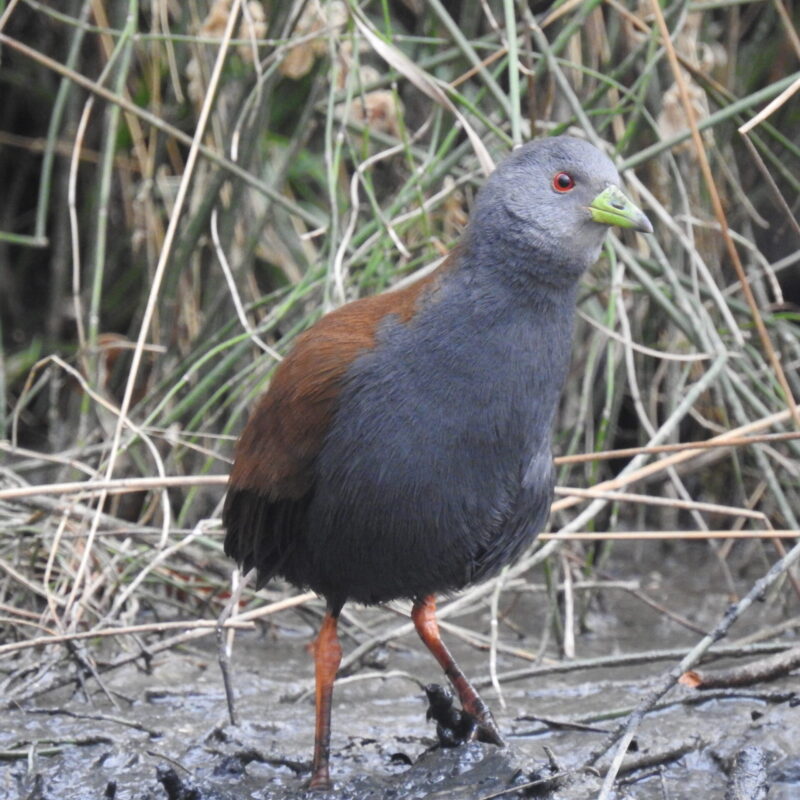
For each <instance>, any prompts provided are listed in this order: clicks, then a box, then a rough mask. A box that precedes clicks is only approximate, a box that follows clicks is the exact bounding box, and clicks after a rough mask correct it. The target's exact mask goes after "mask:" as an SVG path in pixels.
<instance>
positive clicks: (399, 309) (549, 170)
mask: <svg viewBox="0 0 800 800" xmlns="http://www.w3.org/2000/svg"><path fill="white" fill-rule="evenodd" d="M610 226H619V227H621V228H629V229H633V230H636V231H641V232H643V233H652V231H653V228H652V225H651V223H650V221H649V220H648V218H647V217H646V215H645V214H644V213H643V212H642V211H641V210H640V209H639V208H638V207H637V206H636V205H635V204H634V203H633V202H632V201H631V200H630V199H629V198H628V196H627V195H626V194H625V193H624V192H623V190H622V188H621V180H620V176H619V173H618V171H617V169H616V167H615V166H614V164H613V162H612V161H611V160H610V158H608V157H607V156H606V155H605V154H604V153H603V152H602V151H601V150H600V149H599V148H597V147H595V146H594V145H592V144H590V143H588V142H586V141H584V140H582V139H579V138H576V137H570V136H553V137H547V138H541V139H535V140H532V141H529V142H527V143H525V144H523V145H521V146H519V147H518V148H516V149H515V150H513V151H512V152H511V153H510V154H509V155H507V156H506V158H505V159H503V160H502V161H501V163H500V164H499V165H498V167H497V168H496V169H495V170H494V171H493V172H492V174H491V175H490V176H489V177H488V179H487V180H486V181H485V182H484V184H483V185H482V186H481V188H480V189H479V190H478V192H477V193H476V196H475V200H474V203H473V208H472V210H471V214H470V218H469V221H468V223H467V226H466V228H465V229H464V231H463V233H462V235H461V237H460V239H459V241H458V242H457V243H456V245H455V247H454V248H453V249H452V251H451V252H450V254H449V255H448V256H447V257H446V259H445V260H444V261H443V263H442V264H441V265H440V266H439V267H438V268H436V269H435V270H434V271H433V272H431V273H430V274H428V275H427V276H425V277H423V278H421V279H419V280H417V281H416V282H415V283H412V284H410V285H406V286H404V287H402V288H398V289H395V290H391V289H390V290H388V291H385V292H383V293H381V294H377V295H373V296H368V297H364V298H361V299H357V300H354V301H352V302H350V303H347V304H344V305H342V306H340V307H338V308H337V309H335V310H333V311H331V312H329V313H328V314H326V315H325V316H323V317H322V318H320V319H319V321H317V322H316V323H315V324H314V325H313V326H312V327H310V328H309V329H308V330H307V331H305V332H304V333H302V334H301V335H300V336H298V337H297V339H296V341H295V343H294V346H293V349H292V350H291V351H290V352H289V354H288V355H287V356H286V358H285V359H284V360H283V361H282V362H281V363H280V364H279V365H278V367H277V368H276V370H275V372H274V375H273V377H272V379H271V382H270V385H269V387H268V389H267V391H266V393H265V394H264V395H263V396H262V397H261V399H260V400H259V401H258V403H257V404H256V407H255V409H254V410H253V412H252V413H251V415H250V417H249V419H248V421H247V423H246V425H245V427H244V429H243V431H242V433H241V435H240V437H239V439H238V442H237V444H236V448H235V453H234V462H233V467H232V469H231V473H230V477H229V481H228V488H227V494H226V499H225V502H224V507H223V524H224V526H225V528H226V536H225V543H224V550H225V552H226V554H227V555H228V556H231V557H232V558H233V559H235V561H236V562H237V563H238V565H239V566H240V567H241V569H242V570H243V571H244V572H248V571H250V570H251V569H255V570H256V574H257V586H258V587H262V586H263V585H264V584H265V583H266V582H267V581H269V580H270V579H271V578H273V577H274V576H278V577H282V578H284V579H286V580H288V581H289V582H290V583H291V584H293V585H294V586H296V587H298V588H302V589H311V590H313V591H314V592H316V593H317V594H318V595H320V596H321V597H322V598H324V599H325V602H326V610H325V613H324V617H323V620H322V623H321V625H320V629H319V633H318V635H317V637H316V640H315V644H314V647H313V653H314V661H315V706H316V723H315V730H314V755H313V760H312V765H311V779H310V783H309V786H310V788H313V789H328V788H330V787H331V785H332V784H331V778H330V729H331V705H332V695H333V684H334V680H335V677H336V673H337V670H338V668H339V664H340V662H341V656H342V649H341V645H340V643H339V639H338V635H337V620H338V617H339V614H340V612H341V610H342V607H343V606H344V604H345V603H346V602H349V601H352V602H356V603H361V604H367V605H373V604H380V603H385V602H387V601H391V600H395V599H407V600H410V601H411V602H412V610H411V619H412V620H413V623H414V626H415V628H416V630H417V632H418V634H419V636H420V638H421V639H422V641H423V642H424V644H425V645H426V646H427V648H428V649H429V650H430V651H431V653H432V654H433V656H434V657H435V658H436V660H437V661H438V662H439V665H440V666H441V668H442V669H443V670H444V672H445V674H446V675H447V677H448V678H449V680H450V682H451V684H452V686H453V688H454V690H455V692H456V694H457V696H458V698H459V701H460V703H461V705H462V709H463V711H464V712H465V713H466V714H469V715H471V716H472V717H474V719H475V725H474V726H472V727H473V728H474V736H476V737H477V738H478V739H480V740H482V741H486V742H491V743H494V744H497V745H502V744H503V738H502V735H501V732H500V730H499V728H498V726H497V724H496V723H495V721H494V718H493V716H492V714H491V711H490V710H489V707H488V706H487V704H486V703H485V702H484V701H483V700H482V699H481V697H480V696H479V695H478V693H477V691H476V690H475V689H474V687H473V686H472V685H471V683H470V682H469V680H468V679H467V677H466V675H465V674H464V673H463V672H462V670H461V669H460V667H459V666H458V665H457V663H456V662H455V660H454V659H453V657H452V655H451V654H450V652H449V650H448V649H447V647H446V645H445V643H444V642H443V641H442V638H441V636H440V633H439V628H438V624H437V619H436V598H437V595H442V594H444V595H450V594H452V593H453V592H456V591H458V590H460V589H463V588H464V587H466V586H469V585H471V584H474V583H477V582H480V581H484V580H486V579H487V578H489V577H491V576H492V575H495V574H496V573H497V572H499V570H501V568H502V567H503V566H505V565H506V564H509V563H510V562H512V561H513V560H514V559H515V558H517V557H518V556H519V555H520V554H521V552H522V551H523V550H524V549H525V548H527V547H528V546H529V545H530V544H531V543H532V541H533V540H534V539H535V537H536V536H537V534H538V533H539V532H540V531H541V530H542V528H543V527H544V525H545V524H546V522H547V519H548V515H549V509H550V504H551V502H552V497H553V488H554V467H553V456H552V447H551V441H552V435H553V433H552V431H553V425H554V418H555V414H556V410H557V405H558V401H559V398H560V395H561V391H562V388H563V385H564V382H565V379H566V376H567V371H568V366H569V361H570V351H571V346H572V328H573V318H574V314H575V305H576V295H577V291H578V286H579V282H580V278H581V276H582V275H583V273H584V272H585V271H586V270H587V269H588V268H589V266H591V265H592V263H593V262H595V261H596V260H597V258H598V257H599V255H600V251H601V248H602V245H603V241H604V237H605V234H606V232H607V230H608V229H609V227H610Z"/></svg>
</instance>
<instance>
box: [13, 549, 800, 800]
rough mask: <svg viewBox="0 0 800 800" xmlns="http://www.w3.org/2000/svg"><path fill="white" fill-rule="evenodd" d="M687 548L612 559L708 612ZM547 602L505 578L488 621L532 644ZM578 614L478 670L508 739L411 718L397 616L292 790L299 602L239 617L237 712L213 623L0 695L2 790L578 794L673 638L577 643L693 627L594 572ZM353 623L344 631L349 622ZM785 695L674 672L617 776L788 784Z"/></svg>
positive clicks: (409, 681) (708, 600) (417, 703)
mask: <svg viewBox="0 0 800 800" xmlns="http://www.w3.org/2000/svg"><path fill="white" fill-rule="evenodd" d="M704 552H705V551H704V550H700V549H699V548H698V550H697V552H696V556H697V557H696V558H694V560H693V569H692V570H687V569H686V567H685V563H686V562H685V561H683V560H681V561H678V560H672V559H671V558H668V559H666V560H658V561H654V562H652V563H650V564H646V563H645V564H642V563H641V561H640V562H639V564H638V565H637V564H635V563H634V562H633V561H631V560H626V559H622V558H621V556H622V555H623V554H622V553H618V554H617V556H616V557H615V564H614V569H615V573H616V575H617V577H619V578H620V579H623V580H630V579H631V578H636V579H638V580H640V581H641V585H642V587H643V588H644V589H646V590H647V592H648V596H649V597H651V598H655V599H657V600H659V601H663V603H664V604H665V605H666V606H668V607H669V609H670V610H671V611H672V612H674V613H675V614H676V615H680V616H682V617H685V618H686V619H689V620H691V622H692V623H693V624H694V625H696V626H699V627H700V628H703V629H708V628H710V627H712V626H713V624H714V623H715V621H716V620H717V619H718V618H719V616H720V614H721V613H723V612H724V609H725V607H726V605H727V604H728V602H729V601H730V597H729V595H728V593H727V591H726V590H723V586H722V581H721V580H719V579H718V578H717V577H716V576H715V570H714V564H713V561H712V560H711V559H708V558H706V557H705V556H704V555H702V554H703V553H704ZM668 572H669V575H670V578H669V581H668V582H667V581H666V580H664V576H665V575H666V574H668ZM756 574H758V570H756ZM741 579H742V586H743V587H747V586H749V585H750V584H751V583H752V581H751V580H750V579H749V576H748V574H747V570H745V572H744V573H743V574H742V576H741ZM715 584H719V585H715ZM712 587H713V588H712ZM785 594H786V595H787V597H789V593H788V592H786V593H785ZM793 602H794V604H793V605H792V603H791V602H788V601H787V602H782V601H780V600H776V599H775V598H772V599H771V601H770V602H765V603H763V604H760V607H759V608H756V609H755V610H754V612H753V613H752V614H750V615H748V617H747V619H746V620H744V621H743V622H742V623H740V624H738V625H737V627H736V629H735V631H734V634H735V636H733V637H732V638H737V637H738V638H739V639H743V638H744V637H747V636H751V635H752V634H754V633H757V632H758V631H763V630H765V629H767V628H768V627H769V626H773V625H778V624H781V623H782V624H783V625H784V628H786V627H787V626H786V624H785V623H786V620H787V613H792V609H793V613H794V614H796V613H797V600H796V598H795V599H794V601H793ZM545 605H546V604H545V602H544V599H543V597H542V595H540V594H537V593H536V592H527V593H523V594H520V595H519V596H518V597H516V598H515V602H514V608H513V613H512V618H513V630H514V631H516V633H515V634H514V636H511V633H510V630H505V631H503V634H502V636H503V640H504V641H506V642H512V643H514V644H516V645H518V646H519V647H521V648H525V649H527V650H533V651H536V649H537V647H538V645H539V640H540V637H541V635H542V631H543V629H544V626H545V620H544V618H543V613H542V612H543V609H544V608H545ZM787 607H788V611H787ZM353 613H354V614H355V615H356V616H357V617H358V621H359V626H361V628H362V629H363V626H367V628H368V629H370V630H372V629H375V628H376V627H379V626H380V625H385V624H386V623H387V619H388V621H389V622H391V623H392V624H396V623H397V618H396V617H393V616H392V612H390V611H387V610H385V609H356V610H354V612H353ZM488 619H489V617H488V609H478V610H474V611H473V612H472V613H471V614H470V615H469V616H465V617H457V618H453V619H449V620H448V623H451V624H453V625H458V626H460V627H462V628H465V629H471V630H475V631H483V632H487V631H488ZM584 619H585V626H584V628H583V629H582V631H581V632H580V634H579V636H578V637H577V649H578V652H577V653H576V657H575V660H577V661H579V662H580V663H582V664H584V665H585V666H584V667H583V668H582V669H573V670H569V671H550V672H546V670H548V669H552V670H558V669H563V668H562V667H559V665H561V664H564V663H565V662H564V660H563V659H561V658H560V656H559V654H558V652H557V651H556V650H555V649H554V648H550V649H548V650H546V652H545V653H544V655H543V658H542V660H541V662H540V664H539V665H538V666H539V667H541V670H540V674H537V675H535V676H530V677H526V678H524V679H520V680H503V681H502V682H501V687H502V692H503V700H504V701H505V706H503V704H502V703H501V701H500V698H498V696H497V694H496V692H495V691H494V690H493V689H492V688H491V686H489V687H486V688H483V687H482V688H481V692H482V694H483V697H484V699H485V700H486V701H487V702H488V703H489V704H490V705H491V707H492V709H493V711H494V714H495V718H496V719H497V721H498V723H499V725H500V728H501V730H502V731H503V733H504V735H505V736H506V741H507V746H506V747H505V748H497V747H495V746H493V745H488V744H483V743H478V742H470V743H468V744H466V745H463V746H460V747H452V748H444V747H441V746H439V744H438V741H437V736H436V726H435V722H432V721H430V720H428V719H426V711H427V699H426V695H425V691H424V688H423V686H424V685H425V684H428V683H431V682H441V680H442V676H441V675H440V674H439V672H438V668H437V666H436V664H435V663H434V662H433V660H432V659H431V658H430V656H429V655H428V654H427V653H426V652H425V651H424V649H423V647H422V645H421V644H420V643H419V642H418V641H417V640H416V638H415V637H414V636H413V635H408V636H405V637H401V638H399V639H397V640H396V641H393V642H392V643H391V644H390V645H389V646H388V647H387V648H386V649H385V650H384V651H383V652H381V653H377V654H376V653H373V654H372V655H371V657H370V658H369V659H368V662H369V663H366V664H361V665H356V666H355V667H354V668H353V670H352V672H351V674H350V675H348V676H344V677H343V678H342V679H340V681H339V682H337V686H336V689H335V693H334V709H333V734H332V763H331V772H332V776H333V780H334V782H335V787H334V789H333V790H331V791H330V792H323V793H320V792H313V793H312V792H307V791H306V790H305V784H306V782H307V780H308V777H309V769H310V758H311V750H312V737H313V715H314V711H313V697H312V696H311V694H310V692H309V689H310V687H311V679H312V674H313V673H312V664H311V659H310V656H309V654H308V650H307V645H308V642H309V641H310V640H311V638H312V636H313V631H314V627H313V620H312V619H311V618H310V617H308V616H307V615H305V616H304V615H300V614H295V613H288V614H285V615H282V616H281V617H280V618H278V619H274V620H271V621H270V623H269V624H268V625H265V626H264V627H262V628H261V629H259V630H255V631H252V632H243V633H239V634H237V637H236V645H235V650H234V658H233V673H234V680H235V690H236V703H237V711H238V714H239V716H240V724H239V725H237V726H233V725H231V724H230V722H229V720H228V713H227V706H226V701H225V694H224V689H223V685H222V680H221V677H220V670H219V666H218V663H217V659H216V647H215V643H214V641H213V636H211V637H209V638H208V639H207V640H202V643H201V644H197V643H194V644H192V645H191V646H187V647H184V648H181V649H175V650H173V651H171V652H168V653H163V654H160V655H158V656H156V657H155V658H153V659H152V661H151V662H150V663H149V664H145V663H144V662H143V661H138V662H134V663H132V664H129V665H127V666H125V667H122V668H119V669H117V670H114V671H113V672H111V673H108V674H107V675H105V676H104V678H103V688H101V687H100V686H99V685H98V684H97V683H96V682H94V681H92V680H91V679H87V680H86V682H85V685H84V687H83V689H81V690H78V691H76V690H75V688H74V687H71V688H70V689H68V690H67V689H60V690H58V691H54V692H50V693H47V694H45V695H43V696H41V697H39V698H38V699H37V700H36V701H35V702H31V703H29V704H27V705H26V706H25V707H22V708H6V709H5V710H3V711H2V712H0V751H2V754H1V755H0V798H3V799H5V798H17V797H19V798H26V800H37V799H41V800H84V799H88V798H119V800H164V798H169V800H223V799H224V800H233V798H237V800H238V799H240V798H257V799H258V800H289V799H290V798H309V800H310V799H311V798H324V799H325V800H328V799H329V798H330V799H332V798H342V799H343V800H349V799H352V800H368V799H369V800H379V799H382V798H386V799H387V800H393V799H394V798H398V800H399V798H420V799H423V798H424V799H425V800H434V798H436V799H437V800H438V798H463V800H479V798H485V799H486V800H488V798H494V797H543V798H569V800H581V798H594V797H597V795H598V792H599V789H600V786H601V784H602V781H603V773H604V770H605V769H606V768H607V766H608V762H609V758H610V756H606V757H605V758H604V759H601V760H600V761H599V762H598V763H597V769H593V770H585V769H581V766H582V765H583V764H585V763H586V761H587V759H588V758H589V755H590V754H591V753H592V752H593V751H594V750H596V749H597V748H598V747H600V746H601V745H602V743H603V742H604V741H605V740H606V739H607V737H608V734H609V732H611V731H612V730H613V729H614V728H615V726H616V725H618V724H619V723H620V722H621V721H623V720H624V719H625V714H626V712H629V711H630V710H631V708H632V707H633V706H634V705H635V704H636V702H637V701H638V700H639V699H640V698H641V697H642V696H643V695H644V694H645V693H646V692H647V690H648V688H649V687H650V686H651V685H652V683H653V681H654V680H655V679H656V678H657V677H658V676H660V675H662V674H663V672H664V671H665V670H667V669H669V668H671V667H672V666H674V664H675V663H677V661H679V657H674V658H672V659H669V658H663V659H650V660H647V659H643V661H642V663H624V662H622V660H620V662H621V663H620V665H619V666H614V665H612V664H605V665H603V666H593V665H592V662H591V661H590V660H591V659H592V658H605V657H607V656H610V655H614V654H617V655H625V654H631V653H637V652H643V651H654V650H663V649H667V648H685V649H688V648H689V647H691V645H693V644H694V643H695V642H696V641H698V639H699V638H700V634H698V633H696V632H693V631H690V630H687V629H686V627H685V626H683V625H681V624H678V623H677V622H676V621H675V620H674V619H673V618H671V617H670V616H668V615H665V614H664V613H661V612H658V611H656V610H655V609H653V608H652V607H649V606H647V605H645V604H643V603H642V602H640V601H639V600H637V599H636V598H634V597H632V596H631V594H630V593H629V592H626V591H621V590H620V591H615V590H606V591H605V592H604V593H603V594H602V596H601V597H600V598H599V599H597V598H596V599H595V601H594V602H593V603H592V607H591V608H590V609H589V610H588V611H587V612H586V613H585V615H584ZM351 630H352V631H353V634H354V636H358V635H359V633H358V632H359V630H360V628H359V627H358V626H353V628H352V629H351ZM362 633H363V630H362ZM451 634H452V631H451V633H450V634H448V632H447V631H446V630H445V632H444V636H445V637H446V638H447V639H448V642H449V643H450V644H451V645H452V650H453V652H454V654H455V655H456V658H457V659H458V660H459V661H460V662H461V664H462V667H463V668H464V669H465V671H466V672H467V674H469V675H470V676H471V677H473V678H474V679H476V680H477V681H478V682H479V683H481V681H482V679H485V678H486V676H487V675H488V655H487V653H486V652H485V651H482V650H479V649H475V648H473V647H471V646H470V645H469V644H468V643H466V642H465V641H463V640H460V639H458V638H454V637H453V636H452V635H451ZM780 638H781V641H792V639H793V638H794V641H795V642H796V638H797V637H796V633H795V632H793V629H792V628H791V627H788V632H786V633H783V634H782V635H781V637H780ZM343 644H344V649H345V653H347V651H348V650H349V649H352V648H353V647H354V642H353V641H352V640H350V641H348V639H345V640H344V642H343ZM733 663H742V659H727V660H721V661H715V662H714V663H713V664H709V665H708V668H709V669H713V668H715V667H717V666H719V667H723V666H730V665H731V664H733ZM525 666H529V665H527V664H526V663H525V662H521V661H520V660H519V659H517V658H513V657H512V656H511V655H509V654H504V653H500V654H499V656H498V664H497V669H498V672H499V673H500V674H501V676H502V674H503V673H505V672H507V671H509V670H515V669H519V668H520V667H525ZM798 696H800V682H799V681H798V679H797V676H796V675H789V676H786V677H783V678H781V679H779V680H776V681H773V682H770V683H764V684H758V685H754V686H748V687H739V688H736V689H726V690H714V691H708V692H699V691H697V690H695V689H690V688H687V687H683V686H677V687H675V688H674V689H673V690H672V691H671V692H670V693H669V694H668V695H667V696H666V697H665V698H664V700H663V702H662V703H661V704H660V706H659V708H658V709H657V710H655V711H654V712H652V713H650V714H648V715H647V716H646V718H645V720H644V722H643V724H642V725H641V727H640V729H639V731H638V732H637V734H636V737H635V739H634V741H633V743H632V745H631V748H630V749H629V751H628V753H627V755H626V757H625V761H624V763H623V767H622V769H621V771H620V776H619V778H618V782H617V788H616V790H615V791H616V794H615V795H614V796H615V797H617V798H624V797H630V798H642V799H643V800H645V799H649V798H653V800H656V799H658V800H663V798H665V797H669V798H703V799H704V800H729V799H730V798H737V797H740V796H743V795H736V794H734V793H733V792H734V791H736V785H737V781H739V783H741V782H742V781H744V784H742V785H744V786H747V785H748V784H747V780H748V775H750V774H751V773H752V775H753V776H755V777H753V778H752V780H754V781H755V783H752V784H750V785H752V786H755V787H756V788H755V789H752V790H751V791H752V792H753V796H754V797H765V798H768V800H789V799H790V798H800V704H798ZM23 752H24V757H23V756H22V755H21V754H22V753H23ZM737 764H738V765H740V767H741V769H740V770H739V772H738V773H737V771H736V769H737ZM759 776H761V777H760V778H759ZM751 777H752V776H751ZM758 787H761V788H758ZM765 787H768V788H767V792H766V793H763V791H764V788H765ZM745 791H747V789H745ZM758 792H761V794H758Z"/></svg>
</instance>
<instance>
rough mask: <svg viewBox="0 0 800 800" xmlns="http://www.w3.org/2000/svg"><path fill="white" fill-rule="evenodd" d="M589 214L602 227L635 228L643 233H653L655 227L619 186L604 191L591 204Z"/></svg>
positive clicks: (609, 187) (612, 186)
mask: <svg viewBox="0 0 800 800" xmlns="http://www.w3.org/2000/svg"><path fill="white" fill-rule="evenodd" d="M589 213H590V214H591V215H592V219H593V220H594V221H595V222H599V223H601V224H602V225H617V226H619V227H620V228H633V230H635V231H641V232H642V233H652V232H653V226H652V225H651V224H650V220H649V219H647V217H646V216H645V214H644V212H643V211H642V210H641V209H640V208H639V207H638V206H636V205H634V204H633V203H632V202H631V201H630V200H629V199H628V198H627V197H626V196H625V193H624V192H623V191H622V190H621V189H620V188H619V187H617V186H614V185H611V186H608V187H606V188H605V189H603V191H602V192H600V194H599V195H597V197H595V199H594V200H592V202H591V203H590V204H589Z"/></svg>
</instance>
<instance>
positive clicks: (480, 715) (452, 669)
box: [411, 595, 505, 747]
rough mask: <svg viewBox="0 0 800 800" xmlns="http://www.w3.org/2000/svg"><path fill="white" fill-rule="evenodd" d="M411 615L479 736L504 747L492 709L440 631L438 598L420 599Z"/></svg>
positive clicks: (482, 739)
mask: <svg viewBox="0 0 800 800" xmlns="http://www.w3.org/2000/svg"><path fill="white" fill-rule="evenodd" d="M411 619H412V620H413V622H414V627H415V628H416V629H417V633H418V634H419V637H420V639H422V641H423V642H425V646H426V647H427V648H428V650H430V651H431V653H433V657H434V658H435V659H436V660H437V661H438V662H439V664H440V666H441V667H442V669H443V670H444V674H445V675H447V677H448V679H449V680H450V683H452V684H453V688H454V689H455V690H456V693H457V694H458V699H459V700H460V701H461V707H462V708H463V709H464V711H466V712H468V713H469V714H472V716H473V717H475V719H476V720H477V722H478V731H477V733H478V738H479V739H480V740H481V741H484V742H490V743H492V744H496V745H500V746H501V747H502V746H503V745H504V744H505V742H504V741H503V737H502V736H501V735H500V731H499V729H498V727H497V724H496V723H495V721H494V718H493V717H492V712H491V711H489V707H488V706H487V705H486V703H484V702H483V700H482V699H481V696H480V695H479V694H478V692H477V691H475V688H474V687H473V685H472V684H471V683H470V682H469V681H468V680H467V676H466V675H465V674H464V673H463V672H462V671H461V668H460V667H459V666H458V664H456V662H455V659H454V658H453V656H452V655H450V651H449V650H448V649H447V647H446V646H445V644H444V642H443V641H442V637H441V636H440V635H439V624H438V623H437V622H436V598H435V597H434V596H433V595H429V596H428V597H425V598H423V599H422V600H417V601H416V602H415V603H414V608H413V609H412V610H411Z"/></svg>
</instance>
